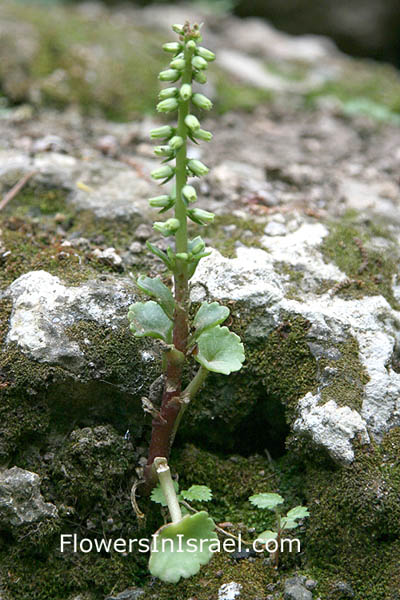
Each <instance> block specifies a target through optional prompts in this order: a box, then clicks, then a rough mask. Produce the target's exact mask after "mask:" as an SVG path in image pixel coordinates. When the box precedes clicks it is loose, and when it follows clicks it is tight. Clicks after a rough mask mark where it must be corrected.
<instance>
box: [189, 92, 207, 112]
mask: <svg viewBox="0 0 400 600" xmlns="http://www.w3.org/2000/svg"><path fill="white" fill-rule="evenodd" d="M192 102H193V104H194V105H195V106H197V108H201V109H203V110H211V109H212V102H211V100H209V99H208V98H207V96H204V95H203V94H194V96H193V98H192Z"/></svg>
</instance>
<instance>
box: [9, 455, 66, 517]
mask: <svg viewBox="0 0 400 600" xmlns="http://www.w3.org/2000/svg"><path fill="white" fill-rule="evenodd" d="M56 516H57V509H56V507H55V506H54V504H50V503H49V502H44V500H43V497H42V495H41V493H40V478H39V475H36V473H31V472H30V471H26V470H25V469H20V468H19V467H12V468H11V469H7V470H6V471H2V472H0V524H2V525H3V526H5V527H9V526H12V527H16V526H20V525H26V524H29V523H34V522H36V521H41V520H43V519H48V518H55V517H56Z"/></svg>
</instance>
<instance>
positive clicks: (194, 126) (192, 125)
mask: <svg viewBox="0 0 400 600" xmlns="http://www.w3.org/2000/svg"><path fill="white" fill-rule="evenodd" d="M185 125H186V127H188V128H189V129H190V130H191V131H197V130H198V129H200V123H199V120H198V118H197V117H195V116H194V115H187V116H186V117H185Z"/></svg>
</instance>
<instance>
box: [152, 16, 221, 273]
mask: <svg viewBox="0 0 400 600" xmlns="http://www.w3.org/2000/svg"><path fill="white" fill-rule="evenodd" d="M172 29H173V31H175V33H177V34H178V35H179V41H177V42H168V43H166V44H164V45H163V49H164V51H165V52H167V53H169V54H172V60H171V62H170V64H169V66H168V68H167V69H165V70H164V71H161V73H160V74H159V79H160V80H161V81H163V82H169V83H176V82H178V81H179V82H180V85H177V86H172V87H166V88H164V89H162V90H161V91H160V93H159V102H158V104H157V110H158V111H159V112H161V113H173V112H175V111H177V112H178V123H177V125H176V126H172V125H163V126H161V127H157V128H156V129H152V130H151V132H150V137H151V138H152V139H153V140H157V141H158V142H159V144H160V145H157V146H155V148H154V153H155V155H156V156H158V157H160V158H162V159H163V161H162V166H161V167H159V168H158V169H155V170H154V171H152V173H151V176H152V178H153V179H155V180H160V181H161V183H166V182H168V181H170V180H172V179H173V178H175V185H174V186H173V189H172V191H171V192H170V193H169V194H165V195H161V196H156V197H155V198H151V199H150V201H149V202H150V206H152V207H153V208H159V209H160V210H159V212H160V213H164V212H166V211H168V210H170V209H173V208H175V215H174V217H172V218H170V219H168V220H167V221H157V222H156V223H154V225H153V228H154V229H155V230H156V231H157V232H159V233H161V234H162V235H164V236H171V235H176V236H177V244H176V245H177V248H176V254H175V258H178V259H180V260H183V261H185V262H187V263H191V262H195V263H196V264H197V262H198V260H199V259H200V258H201V257H202V256H205V253H204V252H203V251H204V242H202V248H201V251H200V252H198V253H195V252H194V251H193V244H192V242H193V240H192V241H189V240H187V239H186V242H185V240H184V239H183V238H184V236H180V238H181V240H180V244H178V236H179V233H178V232H179V230H180V229H183V230H184V232H185V233H186V218H187V217H188V218H189V219H190V220H192V221H193V222H194V223H197V224H199V225H208V224H209V223H211V222H212V221H213V219H214V214H213V213H211V212H208V211H206V210H202V209H199V208H193V207H192V206H191V205H192V204H193V203H194V202H196V200H197V194H196V190H195V188H194V187H193V186H192V185H189V184H188V183H187V180H188V178H189V177H201V176H203V175H207V173H208V167H207V166H206V165H205V164H203V163H202V162H201V161H200V160H197V159H190V158H188V157H187V140H188V139H190V140H192V142H194V143H196V144H197V143H198V141H199V140H201V141H207V142H208V141H210V140H211V139H212V134H211V133H210V132H209V131H206V130H204V129H202V128H201V125H200V122H199V119H198V117H197V116H196V115H194V114H192V112H191V106H193V107H194V108H195V109H200V110H206V111H208V110H210V109H211V108H212V102H211V100H209V98H207V97H206V96H205V95H204V94H200V93H198V92H196V91H193V88H192V86H193V84H194V83H195V82H197V83H200V84H203V83H206V81H207V75H206V70H207V68H208V64H209V62H211V61H213V60H214V59H215V55H214V53H213V52H211V51H210V50H208V49H207V48H203V47H202V46H199V45H198V42H201V35H200V27H199V26H198V25H194V26H193V27H191V26H190V25H189V23H185V25H173V26H172ZM172 161H175V164H173V163H172V164H170V163H171V162H172ZM189 205H190V208H189ZM183 220H184V221H185V223H184V226H183V223H182V221H183ZM200 239H201V238H200ZM195 240H196V241H197V243H196V244H195V247H196V248H199V247H200V246H199V243H198V240H199V238H195ZM178 246H180V247H178ZM148 247H149V248H150V250H152V251H153V252H154V246H152V245H151V244H148ZM189 247H191V249H190V248H189ZM168 254H169V257H167V256H165V257H164V258H163V257H162V254H160V251H159V250H157V256H159V257H160V258H163V260H164V262H165V263H166V264H167V265H168V266H169V267H171V264H172V263H171V258H172V253H171V250H170V251H169V253H168ZM167 258H168V261H167ZM172 262H174V261H172ZM189 270H190V271H191V270H193V269H189ZM193 272H194V270H193Z"/></svg>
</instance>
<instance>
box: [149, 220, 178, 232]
mask: <svg viewBox="0 0 400 600" xmlns="http://www.w3.org/2000/svg"><path fill="white" fill-rule="evenodd" d="M179 227H180V223H179V221H178V219H174V218H172V219H168V220H167V221H156V222H155V223H154V225H153V229H154V230H155V231H158V232H159V233H161V235H164V236H165V237H167V236H168V235H173V234H174V233H175V232H176V231H178V229H179Z"/></svg>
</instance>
